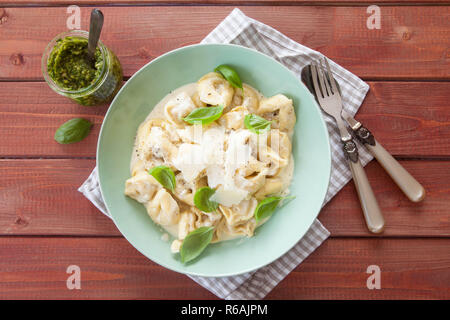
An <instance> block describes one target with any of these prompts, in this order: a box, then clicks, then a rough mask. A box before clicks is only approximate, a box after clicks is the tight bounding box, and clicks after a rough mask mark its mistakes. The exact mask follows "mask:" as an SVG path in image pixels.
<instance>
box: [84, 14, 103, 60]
mask: <svg viewBox="0 0 450 320" xmlns="http://www.w3.org/2000/svg"><path fill="white" fill-rule="evenodd" d="M102 27H103V13H102V12H101V11H100V10H98V9H94V10H92V11H91V21H90V26H89V39H88V54H87V57H88V60H89V61H90V63H91V64H92V65H93V66H94V65H95V49H96V48H97V43H98V40H99V39H100V33H101V32H102Z"/></svg>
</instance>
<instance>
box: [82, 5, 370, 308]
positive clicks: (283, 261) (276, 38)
mask: <svg viewBox="0 0 450 320" xmlns="http://www.w3.org/2000/svg"><path fill="white" fill-rule="evenodd" d="M201 43H232V44H237V45H241V46H245V47H249V48H253V49H256V50H258V51H260V52H262V53H264V54H266V55H268V56H270V57H272V58H274V59H276V60H277V61H279V62H280V63H282V64H284V65H285V66H286V67H288V68H289V69H290V70H291V71H293V72H294V73H295V74H296V75H297V77H298V78H299V79H300V78H301V70H302V68H303V67H304V66H306V65H307V64H309V63H311V62H312V61H319V59H321V58H322V57H323V55H322V54H320V53H319V52H317V51H314V50H311V49H309V48H307V47H304V46H302V45H300V44H298V43H297V42H294V41H293V40H291V39H289V38H288V37H286V36H284V35H283V34H281V33H280V32H278V31H276V30H275V29H273V28H271V27H269V26H267V25H265V24H263V23H261V22H259V21H256V20H254V19H251V18H249V17H247V16H246V15H244V13H243V12H242V11H241V10H239V9H237V8H236V9H234V10H233V11H232V12H231V13H230V14H229V15H228V16H227V17H226V18H225V20H223V21H222V22H221V23H220V24H219V25H218V26H217V27H216V28H215V29H214V30H213V31H212V32H211V33H210V34H209V35H208V36H207V37H206V38H205V39H203V41H202V42H201ZM330 66H331V69H332V72H333V74H334V76H335V78H336V80H337V81H338V82H339V85H340V87H341V91H342V97H343V104H344V109H345V110H346V111H347V112H348V113H349V114H351V115H355V113H356V112H357V111H358V109H359V107H360V105H361V103H362V102H363V100H364V97H365V96H366V93H367V91H368V90H369V86H368V85H367V84H366V83H365V82H363V81H362V80H361V79H359V78H358V77H357V76H355V75H354V74H352V73H350V72H349V71H347V70H345V69H344V68H342V67H341V66H339V65H337V64H336V63H334V62H333V61H330ZM323 117H324V119H325V121H326V123H327V127H328V133H329V135H330V144H331V153H332V169H331V178H330V185H329V188H328V191H327V195H326V198H325V202H324V205H325V204H326V203H327V202H328V201H329V200H330V199H331V198H332V197H333V196H334V195H336V193H337V192H338V191H339V190H340V189H341V188H342V187H343V186H344V185H345V184H347V182H348V181H349V180H350V179H351V172H350V170H349V168H348V167H347V163H346V160H345V158H344V154H343V152H342V144H341V142H340V136H339V132H338V129H337V127H336V125H335V124H334V122H333V121H332V119H331V118H329V117H328V116H327V115H325V114H323ZM359 151H360V156H361V162H362V163H363V165H366V164H367V163H368V162H369V161H370V160H371V159H372V156H371V155H370V154H369V153H368V152H366V151H365V150H364V149H363V148H360V149H359ZM78 190H79V191H80V192H81V193H83V194H84V195H85V197H87V198H88V199H89V200H90V201H91V202H93V204H94V205H95V206H96V207H97V208H98V209H99V210H100V211H102V212H103V213H104V214H105V215H107V216H109V213H108V212H107V211H106V207H105V204H104V202H103V198H102V195H101V192H100V186H99V183H98V174H97V169H94V170H93V171H92V173H91V175H90V176H89V178H88V179H87V180H86V181H85V182H84V183H83V185H82V186H81V187H80V188H79V189H78ZM329 235H330V233H329V232H328V230H327V229H325V227H324V226H323V225H322V224H321V223H320V222H319V220H316V221H315V222H314V223H313V225H312V226H311V228H310V229H309V230H308V232H307V233H306V234H305V236H304V237H303V238H302V239H301V240H300V241H299V242H298V243H297V244H296V245H295V246H294V247H293V248H292V249H291V250H290V251H289V252H287V253H286V254H284V255H283V256H282V257H281V258H279V259H278V260H276V261H274V262H272V263H271V264H269V265H267V266H265V267H263V268H261V269H258V270H256V271H253V272H249V273H245V274H242V275H238V276H232V277H223V278H208V277H193V276H191V278H192V279H193V280H194V281H195V282H197V283H199V284H200V285H202V286H203V287H205V288H206V289H208V290H209V291H211V292H212V293H214V294H215V295H217V296H218V297H220V298H222V299H229V300H233V299H263V298H264V297H265V296H266V295H267V294H268V293H269V292H270V291H271V290H272V289H273V288H274V287H275V286H276V285H277V284H278V283H279V282H280V281H281V280H283V279H284V278H285V277H286V276H287V275H288V274H289V273H290V272H291V271H292V270H293V269H294V268H295V267H297V266H298V265H299V264H300V263H301V262H302V261H303V260H304V259H306V257H308V256H309V255H310V254H311V253H312V252H313V251H314V250H315V249H316V248H317V247H319V246H320V245H321V244H322V242H323V241H325V239H327V238H328V236H329Z"/></svg>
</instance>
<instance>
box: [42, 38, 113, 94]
mask: <svg viewBox="0 0 450 320" xmlns="http://www.w3.org/2000/svg"><path fill="white" fill-rule="evenodd" d="M87 47H88V41H87V39H83V38H78V37H66V38H64V39H59V40H58V41H57V43H56V45H55V47H54V48H53V50H52V52H51V54H50V57H49V60H48V66H47V68H48V74H49V75H50V77H51V78H52V79H53V81H55V83H56V84H57V85H58V86H59V87H60V88H62V89H64V90H69V91H78V90H80V89H83V88H87V87H89V86H90V85H91V84H92V83H93V82H95V80H97V79H98V78H99V76H100V73H101V71H102V67H103V64H104V62H103V58H102V53H101V51H100V49H99V48H98V47H97V49H96V51H95V65H91V64H90V63H89V61H88V59H87Z"/></svg>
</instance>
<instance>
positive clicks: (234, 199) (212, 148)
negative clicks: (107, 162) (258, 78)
mask: <svg viewBox="0 0 450 320" xmlns="http://www.w3.org/2000/svg"><path fill="white" fill-rule="evenodd" d="M249 87H250V86H249ZM250 88H252V87H250ZM252 89H253V90H254V91H255V92H256V93H257V94H258V97H259V99H260V100H261V99H263V98H264V96H263V95H262V94H261V93H260V92H259V91H258V90H256V89H254V88H252ZM196 92H197V83H189V84H187V85H184V86H181V87H179V88H177V89H175V90H173V91H172V92H170V93H169V94H167V95H166V96H165V97H164V98H163V99H161V101H159V102H158V103H157V104H156V106H155V107H154V108H153V109H152V111H151V112H150V113H149V114H148V116H147V117H146V119H145V120H144V121H143V122H142V123H141V125H140V126H142V125H143V124H144V123H145V122H147V121H148V120H151V119H166V115H165V106H166V105H167V103H169V102H170V101H171V100H173V99H175V98H176V97H177V96H179V95H180V94H183V93H185V94H187V95H188V96H193V95H194V94H195V93H196ZM195 127H199V128H197V129H199V130H202V127H201V126H190V127H186V128H183V129H177V132H178V133H179V134H180V135H181V134H183V135H185V136H192V138H193V139H194V137H195V136H196V135H195V134H194V133H193V131H194V130H196V128H195ZM191 130H192V131H191ZM205 133H206V134H205ZM216 133H217V132H216ZM232 134H234V135H235V136H234V137H233V138H232V139H231V140H230V141H231V148H230V146H228V148H229V152H228V154H227V153H226V152H225V162H224V163H223V164H222V166H225V167H227V166H228V168H227V169H228V170H225V172H232V171H234V170H235V169H236V168H237V167H238V166H240V165H245V164H246V163H248V158H247V157H246V155H247V154H248V152H249V151H250V150H245V148H246V147H245V146H244V145H243V143H242V141H243V137H242V135H244V134H243V133H236V132H232ZM292 134H293V133H292V131H291V132H288V135H289V138H290V139H291V137H292ZM203 139H204V141H193V142H195V143H200V145H199V146H198V145H193V144H190V146H187V144H186V146H184V147H183V146H180V148H184V149H181V150H182V152H181V154H182V155H181V156H180V158H179V162H178V165H176V166H177V168H178V169H179V170H180V171H182V172H183V173H184V172H189V173H190V175H188V177H185V178H186V179H187V180H188V178H192V179H195V177H196V175H198V173H199V172H200V171H201V170H203V169H205V168H206V169H207V176H208V185H209V186H210V187H212V188H215V187H217V186H218V185H220V186H219V187H218V188H217V190H216V194H215V195H214V196H213V199H212V200H214V201H217V202H219V203H222V204H223V205H225V206H232V205H234V204H238V203H240V202H241V201H242V200H243V199H245V198H246V197H247V196H248V192H247V191H245V190H241V189H239V188H237V187H236V186H235V185H234V183H231V181H232V178H233V177H231V176H224V175H223V170H219V169H218V167H219V166H220V165H216V166H211V165H210V166H208V167H206V166H205V164H204V163H200V164H199V165H198V166H197V167H196V166H193V168H191V169H190V168H188V167H187V166H184V165H183V162H184V159H185V158H186V157H188V156H190V155H192V154H197V153H199V152H209V153H210V157H209V161H212V162H214V161H217V159H218V154H219V155H220V150H219V148H218V145H219V144H220V134H219V137H217V136H214V135H208V130H206V131H204V132H203ZM291 141H292V140H291ZM202 142H203V143H202ZM191 148H193V149H192V150H190V149H191ZM208 150H209V151H208ZM222 152H223V150H222ZM233 152H236V153H237V154H238V155H240V158H238V165H237V164H236V163H232V162H231V161H227V156H228V157H230V159H231V156H232V153H233ZM206 158H208V157H206ZM136 161H137V148H136V145H135V147H134V150H133V152H132V155H131V161H130V170H132V168H133V167H134V165H135V163H136ZM188 166H192V164H188ZM293 170H294V161H293V156H292V153H291V156H290V159H289V162H288V166H287V167H285V168H284V170H282V172H281V173H280V176H279V177H281V179H282V182H283V192H282V194H283V195H287V194H288V193H289V190H288V186H289V185H290V183H291V180H292V176H293ZM227 183H228V184H227ZM174 199H175V198H174ZM175 200H176V201H177V202H178V204H179V205H180V207H183V206H187V204H185V203H183V202H181V201H178V200H177V199H175ZM268 220H269V218H266V219H264V220H261V221H259V222H258V224H257V227H259V226H260V225H262V224H264V223H265V222H266V221H268ZM160 227H161V228H162V229H163V230H165V231H167V232H168V233H169V234H170V235H171V236H173V237H175V238H178V225H168V226H167V225H166V226H160ZM167 236H168V235H167V234H163V236H162V239H163V240H164V241H167ZM240 237H242V236H240V235H229V236H225V235H223V238H221V241H222V240H232V239H236V238H240Z"/></svg>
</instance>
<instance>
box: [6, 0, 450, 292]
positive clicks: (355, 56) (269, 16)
mask: <svg viewBox="0 0 450 320" xmlns="http://www.w3.org/2000/svg"><path fill="white" fill-rule="evenodd" d="M70 3H71V2H70V1H67V0H44V1H38V0H16V1H8V0H6V1H1V0H0V157H1V159H0V177H1V178H0V298H1V299H15V298H25V299H47V298H54V299H62V298H67V299H80V298H89V299H93V298H101V299H110V298H120V299H136V298H138V299H141V298H150V299H214V298H215V296H214V295H213V294H211V293H210V292H208V291H207V290H206V289H204V288H202V287H201V286H199V285H197V284H196V283H194V282H193V281H192V280H190V279H189V278H188V277H186V276H184V275H181V274H178V273H175V272H172V271H168V270H166V269H164V268H162V267H160V266H159V265H157V264H155V263H153V262H151V261H149V260H148V259H147V258H145V257H144V256H142V255H141V254H140V253H139V252H137V251H136V250H135V249H134V248H133V247H132V246H131V245H130V244H129V243H128V242H127V241H126V240H125V239H124V238H123V237H122V236H121V235H120V233H119V232H118V230H117V229H116V228H115V226H114V224H113V223H112V221H111V220H109V219H108V218H106V217H105V216H103V215H102V214H101V213H100V212H99V211H98V210H97V209H96V208H95V207H94V206H93V205H92V204H91V203H90V202H89V201H88V200H86V199H85V198H84V197H83V196H82V195H81V194H80V193H78V192H77V188H78V186H79V185H80V184H81V183H82V182H83V181H84V179H85V178H86V177H87V176H88V174H89V173H90V171H91V170H92V169H93V168H94V166H95V150H96V143H97V137H98V132H99V129H100V125H101V123H102V120H103V116H104V114H105V112H106V109H107V107H106V106H105V107H99V108H87V107H82V106H79V105H76V104H74V103H71V102H70V101H69V100H67V99H65V98H63V97H60V96H58V95H57V94H55V93H53V92H52V91H51V89H50V88H49V87H48V86H47V85H46V83H45V82H43V77H42V74H41V70H40V59H41V55H42V53H43V50H44V48H45V46H46V45H47V43H48V42H49V40H50V39H52V38H53V37H54V36H55V35H56V34H57V33H59V32H61V31H64V30H66V20H67V18H68V16H69V14H67V12H66V9H67V5H68V4H70ZM77 3H78V4H79V5H80V7H81V28H82V29H87V28H88V18H89V13H90V10H91V7H92V5H98V6H100V8H101V10H102V11H103V12H104V14H105V17H106V19H105V25H104V29H103V33H102V39H103V41H104V42H105V43H106V45H108V46H109V47H110V48H111V49H112V50H113V51H114V52H115V53H116V54H117V55H118V57H119V59H120V61H121V62H122V65H123V67H124V73H125V80H126V79H128V78H129V76H131V75H132V74H133V73H134V72H135V71H136V70H138V69H139V68H140V67H142V66H143V65H144V64H145V63H147V62H148V61H150V60H152V59H154V58H155V57H157V56H159V55H161V54H162V53H164V52H167V51H169V50H172V49H175V48H178V47H180V46H184V45H189V44H194V43H198V42H199V41H200V40H201V39H202V38H203V37H205V36H206V35H207V34H208V33H209V32H210V31H211V30H212V29H213V28H214V27H215V26H216V25H217V24H218V23H219V22H220V21H221V20H222V19H223V18H225V16H226V15H227V14H228V13H229V12H230V11H231V10H232V8H233V7H234V6H236V5H238V6H239V7H240V8H241V9H242V10H243V11H244V13H246V14H247V15H249V16H251V17H253V18H255V19H258V20H260V21H262V22H264V23H267V24H269V25H271V26H273V27H274V28H276V29H278V30H279V31H281V32H282V33H284V34H286V35H287V36H289V37H290V38H292V39H294V40H296V41H298V42H300V43H302V44H304V45H306V46H308V47H311V48H313V49H316V50H319V51H321V52H322V53H324V54H325V55H327V56H328V57H330V58H331V59H333V60H335V61H336V62H337V63H339V64H340V65H342V66H344V67H345V68H347V69H348V70H350V71H352V72H353V73H355V74H357V75H358V76H360V77H361V78H362V79H364V80H365V81H367V82H368V83H369V84H370V92H369V94H368V96H367V98H366V100H365V102H364V104H363V106H362V108H361V109H360V111H359V113H358V116H357V118H358V119H360V120H362V121H363V122H364V123H365V124H366V125H367V127H369V128H371V130H372V131H373V132H375V133H376V136H377V138H378V140H379V141H380V142H381V143H382V144H383V145H384V146H385V147H386V148H387V149H388V150H389V151H390V152H391V153H392V154H393V155H395V157H396V158H397V159H399V160H400V162H401V163H402V164H403V165H404V166H405V167H406V168H407V169H408V170H409V171H410V172H411V173H412V174H413V175H414V176H415V177H416V178H417V179H418V180H419V181H420V182H421V183H422V184H423V185H424V186H425V188H426V190H427V197H426V199H425V201H423V202H422V203H420V204H415V203H411V202H409V201H408V200H407V199H406V197H405V196H403V194H402V193H401V192H400V191H399V189H398V188H397V187H396V186H395V185H394V183H393V182H392V181H391V180H390V178H389V177H388V176H387V174H386V173H385V172H384V171H383V170H382V169H381V168H380V166H379V165H378V164H377V163H376V162H372V163H370V164H369V165H368V166H367V174H368V176H369V179H370V181H371V182H372V186H373V187H374V190H375V193H376V196H377V198H378V199H379V202H380V205H381V208H382V210H383V211H384V213H385V219H386V230H385V232H384V233H383V234H382V235H379V236H374V235H372V234H370V233H368V232H367V230H366V227H365V224H364V221H363V218H362V213H361V209H360V206H359V202H358V199H357V196H356V192H355V188H354V186H353V183H349V184H348V185H347V186H346V187H345V188H344V189H343V190H342V191H341V192H340V193H339V194H338V195H337V196H336V197H335V198H334V199H333V200H332V201H331V202H330V203H329V204H328V205H327V206H326V207H325V208H324V209H323V210H322V212H321V214H320V216H319V218H320V220H321V221H322V223H323V224H324V225H325V226H326V227H327V228H328V229H329V230H330V231H331V237H330V239H328V240H327V241H326V242H325V243H324V244H323V245H322V246H321V247H320V248H319V249H318V250H317V251H315V252H314V253H313V254H312V255H311V256H310V257H309V258H308V259H307V260H306V261H305V262H304V263H303V264H301V265H300V266H299V267H297V268H296V269H295V270H294V271H293V272H292V273H291V274H290V275H289V276H288V277H287V278H286V279H285V280H283V281H282V282H281V283H280V284H279V285H278V286H277V287H276V288H275V289H274V290H273V291H272V292H271V293H270V294H269V295H268V297H267V298H270V299H361V298H362V299H380V298H381V299H436V298H437V299H449V298H450V238H449V236H450V107H449V101H450V82H449V81H450V7H449V6H448V5H449V3H448V2H445V1H439V0H413V1H403V0H381V1H376V4H378V5H379V6H380V8H381V29H374V30H369V29H368V28H367V27H366V21H367V18H368V17H369V14H368V13H367V12H366V10H367V7H368V6H369V5H371V4H373V2H372V1H369V0H343V1H339V0H338V1H334V0H323V1H317V2H315V3H312V1H307V0H305V1H302V0H291V1H283V0H281V1H264V0H247V1H244V2H239V1H233V0H219V1H213V0H191V1H189V0H178V1H174V2H169V1H151V0H150V1H149V0H147V1H127V0H102V1H93V0H80V1H77ZM79 116H82V117H85V118H87V119H89V120H91V121H92V122H93V123H94V127H93V131H92V132H91V134H90V135H89V137H88V138H87V139H85V140H84V141H82V142H80V143H77V144H73V145H59V144H57V143H56V142H55V141H54V140H53V135H54V132H55V130H56V128H58V127H59V126H60V125H61V124H62V123H63V122H65V121H66V120H68V119H70V118H73V117H79ZM69 265H78V266H79V267H80V269H81V285H82V288H81V290H68V289H67V287H66V280H67V278H68V276H69V275H68V274H67V273H66V269H67V267H68V266H69ZM369 265H378V266H379V267H380V269H381V289H380V290H369V289H367V287H366V280H367V278H368V276H369V274H367V273H366V270H367V267H368V266H369Z"/></svg>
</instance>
